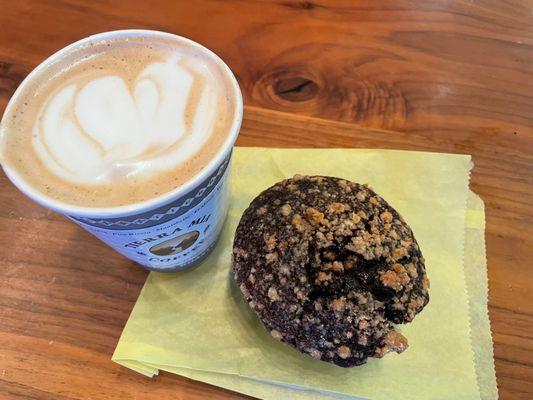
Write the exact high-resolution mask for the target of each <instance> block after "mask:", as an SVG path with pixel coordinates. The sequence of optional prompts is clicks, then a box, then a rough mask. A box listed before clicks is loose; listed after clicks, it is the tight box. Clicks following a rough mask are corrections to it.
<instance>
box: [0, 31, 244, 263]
mask: <svg viewBox="0 0 533 400" xmlns="http://www.w3.org/2000/svg"><path fill="white" fill-rule="evenodd" d="M137 35H142V36H146V35H150V36H153V37H154V38H158V37H160V38H176V39H178V40H180V41H185V42H186V43H188V44H189V45H191V46H197V47H201V48H204V49H205V47H203V46H201V45H200V44H198V43H196V42H193V41H191V40H189V39H186V38H183V37H181V36H177V35H173V34H170V33H164V32H158V31H149V30H122V31H112V32H105V33H100V34H97V35H93V36H90V37H87V38H85V39H82V40H80V41H78V42H75V43H73V44H71V45H69V46H67V47H65V48H63V49H62V50H60V51H58V52H57V53H55V54H54V55H52V56H51V57H49V58H48V59H46V60H45V61H44V62H43V63H41V64H40V65H39V66H37V68H35V69H34V70H33V71H32V72H31V73H30V74H29V75H28V76H27V77H26V79H24V81H23V82H22V83H21V85H20V86H19V88H18V89H17V90H16V91H15V94H14V95H13V97H12V98H11V100H10V101H9V103H8V105H7V107H6V110H5V113H4V115H8V114H9V109H10V107H11V106H12V105H13V104H14V103H15V102H16V101H17V97H18V96H19V95H20V94H21V93H22V92H23V90H24V87H25V86H26V85H28V84H29V83H30V82H31V81H32V79H33V78H34V77H35V76H36V75H38V73H39V72H40V71H41V70H43V69H45V68H47V66H48V65H49V64H50V63H53V62H54V61H55V60H57V59H59V58H61V57H63V56H64V55H65V54H67V53H68V52H70V51H72V50H73V49H75V48H77V47H79V46H81V45H85V44H87V42H91V41H101V40H109V39H116V38H123V37H132V36H133V37H134V36H137ZM205 50H207V49H205ZM207 52H208V53H209V54H210V55H211V56H212V57H213V59H214V60H216V61H217V62H218V63H219V64H220V65H221V66H222V67H223V68H224V70H225V71H226V72H227V75H228V77H229V79H230V81H231V83H232V85H233V89H234V90H235V93H236V94H237V95H236V104H235V117H234V120H233V123H232V125H231V128H230V131H229V132H223V133H222V134H224V135H227V139H226V141H225V142H224V144H223V146H222V147H221V148H220V149H219V150H218V152H217V153H216V155H215V156H214V157H213V158H212V159H211V161H209V162H208V163H207V164H206V165H205V166H204V167H203V168H202V170H201V171H200V172H199V173H198V174H196V175H195V176H194V177H193V178H192V179H190V180H189V181H187V182H185V183H184V184H182V185H180V186H178V187H176V188H175V189H174V190H172V191H170V192H167V193H165V194H163V195H160V196H157V197H154V198H153V199H149V200H146V201H142V202H139V203H135V204H130V205H125V206H120V207H109V208H102V207H99V208H91V207H80V206H74V205H70V204H66V203H63V202H60V201H57V200H55V199H53V198H51V197H49V196H47V195H45V194H43V193H41V192H39V191H37V190H35V189H34V188H33V187H31V186H30V185H29V184H27V183H26V182H25V181H24V180H23V179H22V178H21V176H20V175H19V174H18V173H17V171H16V170H14V169H12V168H10V167H9V166H6V165H4V166H3V168H4V171H5V173H6V175H7V177H8V178H9V179H10V180H11V182H13V184H14V185H15V186H16V187H17V188H19V189H20V190H21V191H22V192H23V193H24V194H26V195H27V196H28V197H30V198H31V199H33V200H34V201H36V202H37V203H39V204H41V205H43V206H44V207H46V208H49V209H52V210H54V211H57V212H59V213H61V214H64V215H65V216H67V217H68V218H70V219H71V220H73V221H74V222H76V223H77V224H78V225H80V226H81V227H83V228H84V229H86V230H88V231H89V232H91V233H92V234H93V235H95V236H96V237H98V238H99V239H101V240H102V241H104V242H105V243H107V244H108V245H109V246H111V247H113V248H114V249H115V250H117V251H118V252H119V253H121V254H123V255H125V256H126V257H128V258H129V259H131V260H133V261H135V262H137V263H139V264H141V265H143V266H144V267H146V268H148V269H150V270H154V271H178V270H183V269H187V268H189V267H192V266H193V265H195V264H197V263H198V262H199V261H200V260H202V259H203V258H204V257H205V256H206V255H207V254H209V252H210V250H212V249H213V247H214V246H215V243H216V241H217V239H218V236H219V235H220V231H221V229H222V225H223V224H224V220H225V218H226V214H227V211H228V190H229V187H228V186H229V183H228V177H229V170H230V163H231V152H232V149H233V145H234V143H235V140H236V139H237V135H238V134H239V130H240V127H241V122H242V109H243V106H242V95H241V91H240V89H239V85H238V83H237V80H236V79H235V76H234V75H233V73H232V72H231V70H230V69H229V67H228V66H227V65H226V64H225V63H224V62H223V61H222V60H221V59H220V58H219V57H218V56H217V55H216V54H214V53H213V52H211V51H210V50H207ZM215 134H216V133H215ZM155 185H156V184H155Z"/></svg>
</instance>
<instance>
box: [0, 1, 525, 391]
mask: <svg viewBox="0 0 533 400" xmlns="http://www.w3.org/2000/svg"><path fill="white" fill-rule="evenodd" d="M190 3H194V4H190ZM124 28H150V29H158V30H164V31H169V32H174V33H178V34H182V35H185V36H188V37H190V38H192V39H194V40H197V41H199V42H200V43H203V44H205V45H206V46H208V47H210V48H211V49H213V50H214V51H215V52H217V53H218V54H219V55H220V56H221V57H222V58H223V59H225V60H226V61H227V63H228V64H229V65H230V67H231V68H232V69H233V70H234V71H235V73H236V75H237V77H238V79H239V82H240V84H241V86H242V90H243V93H244V98H245V103H246V105H247V106H246V109H245V119H244V126H243V128H242V132H241V135H240V137H239V141H238V144H239V145H241V146H249V145H258V146H292V147H296V146H313V147H340V146H346V147H371V148H395V149H414V150H432V151H444V152H459V153H469V154H472V155H473V158H474V162H475V168H474V170H473V174H472V181H471V187H472V189H473V190H474V191H475V192H476V193H478V194H479V195H481V197H482V198H483V200H484V201H485V205H486V210H487V222H488V225H487V248H488V267H489V280H490V282H489V286H490V300H489V304H490V307H489V308H490V317H491V320H492V327H493V338H494V349H495V363H496V371H497V378H498V385H499V389H500V395H501V398H502V399H531V398H533V340H532V338H533V290H532V286H533V268H532V267H533V265H532V259H533V229H532V225H533V209H532V204H533V2H532V1H520V0H506V1H503V0H475V1H474V0H470V1H468V0H465V1H444V0H441V1H418V0H415V1H407V0H405V1H400V0H397V1H374V0H368V1H355V0H353V1H352V0H347V1H325V0H320V1H317V2H313V1H288V0H287V1H275V2H266V1H244V0H243V1H223V2H222V1H221V2H216V1H195V2H190V1H183V2H178V3H177V4H176V2H173V1H168V2H161V1H151V2H147V1H127V2H126V1H124V2H122V1H121V2H109V1H87V2H84V1H76V0H61V1H59V0H56V1H17V2H15V1H10V0H0V110H3V108H4V107H5V104H6V102H7V101H8V99H9V97H10V96H11V94H12V93H13V91H14V90H15V88H16V86H17V85H18V84H19V83H20V82H21V80H22V79H23V78H24V76H25V75H26V74H27V73H28V72H30V70H31V69H33V68H34V67H35V66H36V65H37V64H38V63H39V62H40V61H42V60H43V59H44V58H46V56H48V55H50V54H51V53H52V52H54V51H55V50H58V49H59V48H61V47H63V46H65V45H66V44H68V43H69V42H72V41H74V40H77V39H79V38H81V37H84V36H87V35H89V34H92V33H96V32H100V31H106V30H113V29H124ZM308 117H312V118H308ZM0 182H1V185H2V186H1V189H2V190H1V192H0V398H1V399H29V398H32V399H54V400H57V399H62V400H63V399H64V400H66V399H121V400H122V399H136V398H139V399H166V398H168V399H204V398H210V399H240V398H241V399H242V398H246V397H245V396H242V395H239V394H235V393H232V392H229V391H225V390H222V389H219V388H215V387H212V386H209V385H206V384H201V383H197V382H194V381H191V380H188V379H185V378H181V377H178V376H172V375H170V374H165V373H163V374H161V376H159V377H157V378H155V379H152V380H150V379H147V378H144V377H142V376H140V375H138V374H136V373H134V372H131V371H129V370H127V369H125V368H121V367H119V366H118V365H116V364H114V363H113V362H111V354H112V352H113V350H114V347H115V344H116V343H117V340H118V338H119V335H120V333H121V331H122V327H123V326H124V323H125V322H126V320H127V318H128V315H129V312H130V311H131V309H132V307H133V304H134V303H135V300H136V298H137V295H138V293H139V290H140V288H141V286H142V284H143V282H144V280H145V278H146V275H147V272H145V271H144V270H143V269H141V268H140V267H138V266H136V265H134V264H133V263H132V262H130V261H128V260H126V259H124V258H123V257H121V256H119V255H118V254H116V253H114V252H113V251H112V250H111V249H110V248H108V247H106V246H105V245H104V244H102V243H100V242H99V241H98V240H96V239H95V238H93V237H92V236H91V235H89V234H88V233H87V232H85V231H83V230H81V229H80V228H78V227H77V226H75V225H74V224H72V223H70V222H68V221H67V220H66V219H65V218H64V217H62V216H60V215H57V214H55V213H52V212H50V211H47V210H45V209H43V208H42V207H40V206H38V205H36V204H34V203H32V202H31V201H30V200H28V199H27V198H25V197H24V196H23V195H21V194H20V193H19V192H18V191H17V190H16V189H15V188H14V187H13V186H12V185H11V184H10V183H9V182H8V180H7V178H6V177H5V176H4V175H1V176H0Z"/></svg>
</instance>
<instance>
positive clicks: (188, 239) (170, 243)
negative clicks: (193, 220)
mask: <svg viewBox="0 0 533 400" xmlns="http://www.w3.org/2000/svg"><path fill="white" fill-rule="evenodd" d="M198 236H200V232H198V231H192V232H187V233H184V234H183V235H179V236H177V237H174V238H172V239H169V240H165V241H164V242H161V243H159V244H156V245H155V246H152V247H151V248H150V253H152V254H154V255H156V256H170V255H174V254H178V253H180V252H182V251H183V250H185V249H188V248H189V247H191V246H192V245H193V244H194V243H195V242H196V240H197V239H198Z"/></svg>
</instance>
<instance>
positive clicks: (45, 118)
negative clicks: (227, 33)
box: [0, 31, 242, 208]
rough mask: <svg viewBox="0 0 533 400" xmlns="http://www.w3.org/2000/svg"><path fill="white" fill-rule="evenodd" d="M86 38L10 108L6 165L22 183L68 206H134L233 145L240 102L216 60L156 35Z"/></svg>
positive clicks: (3, 129) (38, 75) (0, 129)
mask: <svg viewBox="0 0 533 400" xmlns="http://www.w3.org/2000/svg"><path fill="white" fill-rule="evenodd" d="M143 32H144V31H143ZM112 36H113V35H110V36H109V37H112ZM90 39H91V38H88V40H85V41H84V43H83V44H80V45H77V46H75V47H74V48H71V49H68V51H63V52H62V53H61V54H60V55H58V56H52V58H51V59H49V60H47V62H45V63H44V66H41V67H38V68H37V69H36V70H35V71H34V72H32V76H31V79H28V80H27V81H25V83H23V84H22V85H21V88H20V89H19V90H18V93H17V94H16V96H14V97H15V98H16V100H15V101H12V102H11V104H10V105H9V107H8V108H7V109H6V113H5V115H4V117H3V118H2V121H1V124H0V162H1V164H2V166H3V167H4V168H7V169H8V170H10V171H12V172H13V173H15V174H16V175H18V177H19V179H20V180H22V181H24V182H25V184H27V185H29V186H31V187H32V188H33V189H35V190H37V191H39V192H41V193H43V194H44V195H46V196H48V197H50V198H53V199H55V200H59V201H62V202H64V203H68V204H71V205H77V206H89V207H106V208H108V207H115V206H122V205H127V204H133V203H138V202H141V201H145V200H150V199H153V198H154V197H158V196H160V195H164V194H165V193H168V192H170V191H172V190H174V189H176V188H178V187H180V186H182V185H184V184H186V183H187V182H190V181H191V180H193V179H194V177H195V176H196V175H198V174H199V173H200V172H201V171H202V170H203V169H205V168H206V166H208V165H209V163H210V162H212V161H213V160H214V159H215V158H216V157H219V156H220V154H219V153H220V152H221V150H222V149H224V148H227V143H226V142H227V141H232V143H231V144H233V141H234V140H235V139H234V138H235V137H236V135H235V131H236V130H237V131H238V125H239V124H240V118H241V115H240V113H238V112H237V110H236V107H240V105H241V104H242V103H241V101H242V100H241V97H240V91H239V88H238V85H237V84H236V81H235V78H234V77H233V75H232V74H231V71H230V70H229V68H228V67H227V66H226V65H225V64H224V63H223V62H222V61H221V60H220V59H219V58H218V57H217V56H216V55H214V54H213V53H211V52H210V51H209V50H207V49H206V48H204V47H202V46H200V45H198V44H196V43H194V42H191V41H188V40H186V39H184V38H179V37H177V36H171V35H158V34H155V35H154V34H151V33H150V32H146V34H144V33H142V32H139V33H131V34H129V33H125V34H124V35H117V36H115V37H114V38H112V39H104V40H97V39H95V40H90Z"/></svg>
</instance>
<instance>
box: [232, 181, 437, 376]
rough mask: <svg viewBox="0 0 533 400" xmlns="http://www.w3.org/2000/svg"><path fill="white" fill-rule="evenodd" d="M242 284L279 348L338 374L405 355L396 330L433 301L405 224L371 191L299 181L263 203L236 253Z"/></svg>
mask: <svg viewBox="0 0 533 400" xmlns="http://www.w3.org/2000/svg"><path fill="white" fill-rule="evenodd" d="M233 269H234V272H235V280H236V282H237V284H238V286H239V287H240V290H241V291H242V293H243V295H244V297H245V298H246V300H248V302H249V304H250V307H251V308H252V309H253V310H254V312H255V313H256V314H257V315H258V316H259V318H260V319H261V321H262V322H263V324H264V325H265V326H266V328H267V329H268V330H269V331H270V334H271V335H272V337H274V339H277V340H280V341H283V342H285V343H288V344H290V345H292V346H294V347H296V348H297V349H298V350H300V351H302V352H304V353H306V354H309V355H310V356H311V357H313V358H316V359H319V360H323V361H328V362H332V363H334V364H336V365H339V366H341V367H352V366H355V365H361V364H364V363H365V362H366V360H367V358H368V357H382V356H383V355H385V354H386V353H388V352H390V351H396V352H398V353H400V352H402V351H403V350H405V349H406V347H407V340H406V338H405V337H404V336H403V335H402V334H400V333H399V332H398V331H397V330H396V329H395V327H394V324H400V323H406V322H410V321H412V320H413V318H414V317H415V315H416V314H417V313H419V312H420V311H421V310H422V309H423V308H424V306H425V305H426V304H427V302H428V300H429V294H428V288H429V281H428V278H427V276H426V271H425V267H424V258H423V257H422V253H421V251H420V248H419V247H418V244H417V242H416V240H415V238H414V236H413V232H412V231H411V229H410V228H409V226H408V225H407V224H406V223H405V221H404V220H403V219H402V217H401V216H400V215H399V214H398V213H397V212H396V210H394V209H393V208H392V207H391V206H389V205H388V204H387V202H386V201H385V200H383V199H382V198H381V197H380V196H379V195H377V194H376V193H375V192H374V191H372V189H370V188H369V187H368V186H367V185H360V184H357V183H353V182H349V181H347V180H344V179H339V178H333V177H324V176H299V175H296V176H294V177H293V178H292V179H287V180H284V181H282V182H279V183H277V184H275V185H274V186H272V187H271V188H269V189H267V190H265V191H264V192H263V193H261V194H260V195H259V196H257V197H256V198H255V199H254V200H253V201H252V203H251V204H250V206H249V207H248V209H247V210H246V211H245V212H244V214H243V216H242V218H241V221H240V223H239V226H238V228H237V232H236V235H235V242H234V245H233Z"/></svg>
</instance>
